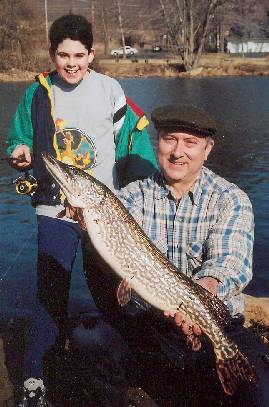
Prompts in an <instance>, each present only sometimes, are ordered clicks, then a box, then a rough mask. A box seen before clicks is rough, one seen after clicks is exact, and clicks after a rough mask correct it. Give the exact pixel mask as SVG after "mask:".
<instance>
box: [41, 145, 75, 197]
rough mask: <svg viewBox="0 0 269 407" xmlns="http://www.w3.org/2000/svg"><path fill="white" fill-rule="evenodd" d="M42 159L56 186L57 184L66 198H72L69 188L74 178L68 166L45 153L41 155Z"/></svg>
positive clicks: (72, 193)
mask: <svg viewBox="0 0 269 407" xmlns="http://www.w3.org/2000/svg"><path fill="white" fill-rule="evenodd" d="M42 158H43V160H44V163H45V165H46V168H47V170H48V172H49V173H50V174H51V175H52V176H53V178H54V179H55V181H56V182H57V184H59V186H60V188H61V189H62V190H63V192H64V194H65V195H66V196H67V197H68V196H74V190H73V188H72V187H71V186H72V184H73V183H72V181H73V180H74V176H73V175H72V174H71V173H70V170H69V166H68V165H67V164H64V163H62V162H61V161H59V160H57V159H56V158H54V157H52V156H51V155H49V154H47V153H42Z"/></svg>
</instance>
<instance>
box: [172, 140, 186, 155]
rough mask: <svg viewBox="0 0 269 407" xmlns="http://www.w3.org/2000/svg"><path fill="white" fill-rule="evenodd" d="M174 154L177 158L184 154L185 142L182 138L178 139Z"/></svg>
mask: <svg viewBox="0 0 269 407" xmlns="http://www.w3.org/2000/svg"><path fill="white" fill-rule="evenodd" d="M172 154H173V156H174V157H176V158H180V157H182V156H183V155H184V144H183V142H182V141H181V140H178V141H177V143H176V144H175V145H174V148H173V151H172Z"/></svg>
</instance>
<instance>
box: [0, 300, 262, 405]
mask: <svg viewBox="0 0 269 407" xmlns="http://www.w3.org/2000/svg"><path fill="white" fill-rule="evenodd" d="M246 299H247V306H246V313H245V318H246V326H251V327H252V329H254V331H255V332H256V333H257V334H258V335H259V336H260V337H261V338H262V339H263V341H264V342H265V343H266V344H267V345H268V341H269V298H255V297H251V296H246ZM3 336H5V335H3ZM5 357H6V355H5V351H4V346H3V340H2V339H0V407H14V404H13V402H12V399H11V398H12V384H11V382H10V380H9V375H8V372H7V369H6V366H5ZM129 393H130V396H131V397H132V399H133V400H134V401H136V403H137V404H138V406H139V407H157V404H156V403H155V402H153V400H152V399H150V397H149V396H148V395H147V394H146V393H145V392H144V391H143V390H142V389H140V388H130V389H129ZM8 399H10V402H9V404H5V401H6V400H8Z"/></svg>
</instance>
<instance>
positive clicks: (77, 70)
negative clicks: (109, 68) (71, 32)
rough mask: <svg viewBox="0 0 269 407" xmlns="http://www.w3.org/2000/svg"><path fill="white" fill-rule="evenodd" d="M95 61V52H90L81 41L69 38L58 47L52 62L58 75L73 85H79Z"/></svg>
mask: <svg viewBox="0 0 269 407" xmlns="http://www.w3.org/2000/svg"><path fill="white" fill-rule="evenodd" d="M93 59H94V51H93V50H92V51H90V52H89V51H88V50H87V48H86V47H85V45H83V44H82V43H81V42H80V41H73V40H71V39H69V38H67V39H65V40H63V42H61V43H60V44H59V45H58V48H57V50H56V52H55V55H53V56H52V60H53V62H54V64H55V68H56V70H57V72H58V74H59V75H60V76H61V78H62V79H64V80H65V81H66V82H67V83H70V84H71V85H73V84H76V83H78V82H79V81H80V80H81V79H82V78H83V77H84V75H85V74H86V72H87V69H88V65H89V64H90V63H91V62H92V61H93Z"/></svg>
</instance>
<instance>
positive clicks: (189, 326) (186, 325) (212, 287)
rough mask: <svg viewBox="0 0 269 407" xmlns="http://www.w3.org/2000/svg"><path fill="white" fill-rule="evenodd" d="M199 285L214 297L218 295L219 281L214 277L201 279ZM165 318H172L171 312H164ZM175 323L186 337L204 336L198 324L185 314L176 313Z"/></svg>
mask: <svg viewBox="0 0 269 407" xmlns="http://www.w3.org/2000/svg"><path fill="white" fill-rule="evenodd" d="M197 284H200V285H201V286H202V287H204V288H205V289H206V290H207V291H209V292H210V293H211V294H212V295H215V296H216V295H217V289H218V280H216V279H215V278H213V277H204V278H200V280H198V281H197ZM164 316H165V317H170V316H171V315H170V313H169V311H164ZM174 321H175V324H176V325H177V326H179V327H180V328H181V330H182V332H183V333H184V335H186V336H192V335H195V336H199V335H201V334H202V330H201V328H200V326H199V325H198V324H196V323H195V324H193V322H192V321H191V320H190V319H189V318H188V317H186V315H185V314H184V313H183V312H180V311H178V312H176V313H175V315H174Z"/></svg>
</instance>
